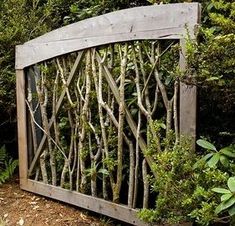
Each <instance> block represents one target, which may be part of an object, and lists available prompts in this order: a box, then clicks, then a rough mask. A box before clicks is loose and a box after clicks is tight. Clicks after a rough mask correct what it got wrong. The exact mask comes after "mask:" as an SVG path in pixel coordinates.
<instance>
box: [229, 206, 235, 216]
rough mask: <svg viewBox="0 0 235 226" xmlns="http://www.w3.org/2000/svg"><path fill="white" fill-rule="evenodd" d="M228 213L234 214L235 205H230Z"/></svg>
mask: <svg viewBox="0 0 235 226" xmlns="http://www.w3.org/2000/svg"><path fill="white" fill-rule="evenodd" d="M228 213H229V215H230V216H233V215H234V214H235V206H232V207H230V208H229V210H228Z"/></svg>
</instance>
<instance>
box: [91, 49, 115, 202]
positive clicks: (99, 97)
mask: <svg viewBox="0 0 235 226" xmlns="http://www.w3.org/2000/svg"><path fill="white" fill-rule="evenodd" d="M95 53H96V50H95V49H94V51H93V54H92V75H93V79H94V84H95V90H96V96H97V102H98V114H99V121H100V127H101V136H102V144H103V151H102V161H103V162H104V160H105V158H108V157H109V154H108V141H107V134H106V130H105V123H104V115H103V110H102V106H101V103H102V102H103V99H102V83H103V82H102V66H101V64H100V63H99V65H98V66H99V78H98V76H97V73H96V65H95ZM101 147H102V146H101ZM110 181H111V185H112V187H113V184H114V181H113V178H112V176H111V175H110ZM106 185H107V184H106V178H104V177H103V184H102V188H103V197H104V199H108V193H107V186H106Z"/></svg>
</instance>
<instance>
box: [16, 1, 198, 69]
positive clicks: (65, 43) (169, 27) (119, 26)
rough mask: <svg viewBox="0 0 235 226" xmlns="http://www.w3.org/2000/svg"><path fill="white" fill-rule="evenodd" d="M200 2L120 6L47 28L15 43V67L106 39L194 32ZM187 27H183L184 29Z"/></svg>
mask: <svg viewBox="0 0 235 226" xmlns="http://www.w3.org/2000/svg"><path fill="white" fill-rule="evenodd" d="M199 17H200V4H198V3H178V4H166V5H153V6H144V7H136V8H130V9H124V10H120V11H116V12H112V13H108V14H105V15H102V16H97V17H93V18H89V19H86V20H83V21H80V22H77V23H74V24H71V25H67V26H64V27H62V28H59V29H56V30H54V31H51V32H49V33H47V34H45V35H42V36H40V37H38V38H35V39H33V40H31V41H28V42H26V43H24V44H23V45H18V46H16V66H15V67H16V69H23V68H25V67H27V66H30V65H33V64H35V63H38V62H41V61H44V60H47V59H50V58H53V57H56V56H60V55H63V54H66V53H70V52H74V51H78V50H81V49H85V48H90V47H94V46H99V45H103V44H108V43H114V42H122V41H129V40H141V39H180V38H183V37H184V36H185V35H186V33H187V32H189V33H190V34H191V35H194V28H195V25H197V24H198V23H199V20H200V18H199ZM186 27H187V29H186Z"/></svg>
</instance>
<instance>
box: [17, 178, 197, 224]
mask: <svg viewBox="0 0 235 226" xmlns="http://www.w3.org/2000/svg"><path fill="white" fill-rule="evenodd" d="M21 189H23V190H25V191H29V192H33V193H35V194H38V195H42V196H45V197H49V198H52V199H56V200H59V201H62V202H65V203H68V204H71V205H75V206H77V207H81V208H84V209H87V210H90V211H93V212H96V213H99V214H103V215H106V216H108V217H112V218H115V219H118V220H120V221H123V222H126V223H129V224H132V225H137V226H148V225H149V226H150V225H151V226H192V223H191V222H186V223H180V224H172V225H168V224H164V225H160V224H154V223H151V224H148V223H145V222H143V221H141V220H140V219H139V218H138V217H137V213H138V209H132V208H129V207H128V206H126V205H121V204H116V203H112V202H109V201H107V200H104V199H101V198H97V197H92V196H89V195H84V194H82V193H78V192H75V191H70V190H66V189H64V188H61V187H56V186H53V185H48V184H44V183H42V182H38V181H34V180H27V182H25V183H23V184H22V185H21Z"/></svg>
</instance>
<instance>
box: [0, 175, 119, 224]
mask: <svg viewBox="0 0 235 226" xmlns="http://www.w3.org/2000/svg"><path fill="white" fill-rule="evenodd" d="M18 225H24V226H30V225H32V226H46V225H49V226H51V225H52V226H53V225H57V226H60V225H61V226H73V225H74V226H75V225H76V226H86V225H87V226H88V225H91V226H111V225H122V224H117V223H114V222H113V221H112V220H110V219H109V218H105V217H102V216H92V215H91V213H89V212H87V211H83V210H81V209H79V208H76V207H73V206H71V205H67V204H64V203H61V202H58V201H54V200H51V199H48V198H44V197H42V196H38V195H35V194H32V193H29V192H25V191H22V190H21V189H20V187H19V181H18V179H17V178H15V179H14V180H11V181H10V182H7V183H5V184H3V185H0V226H18Z"/></svg>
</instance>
